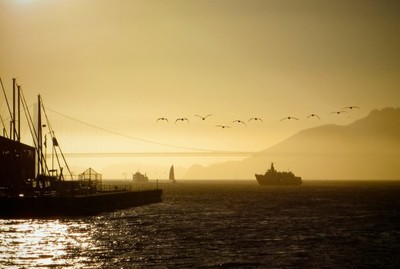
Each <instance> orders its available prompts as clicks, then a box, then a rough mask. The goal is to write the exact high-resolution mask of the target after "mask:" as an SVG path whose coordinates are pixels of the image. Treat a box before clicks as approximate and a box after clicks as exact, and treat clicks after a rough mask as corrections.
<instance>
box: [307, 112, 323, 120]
mask: <svg viewBox="0 0 400 269" xmlns="http://www.w3.org/2000/svg"><path fill="white" fill-rule="evenodd" d="M311 117H315V118H318V119H321V118H320V117H319V116H318V115H317V114H314V113H312V114H310V115H308V116H307V119H309V118H311Z"/></svg>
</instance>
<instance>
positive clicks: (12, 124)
mask: <svg viewBox="0 0 400 269" xmlns="http://www.w3.org/2000/svg"><path fill="white" fill-rule="evenodd" d="M15 80H16V79H15V78H13V79H12V81H13V112H12V115H11V130H10V138H12V140H15V107H16V106H15Z"/></svg>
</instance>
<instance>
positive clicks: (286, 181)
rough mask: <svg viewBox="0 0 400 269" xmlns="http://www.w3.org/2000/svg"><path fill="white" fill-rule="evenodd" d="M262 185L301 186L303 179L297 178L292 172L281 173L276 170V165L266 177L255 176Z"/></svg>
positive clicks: (266, 173)
mask: <svg viewBox="0 0 400 269" xmlns="http://www.w3.org/2000/svg"><path fill="white" fill-rule="evenodd" d="M255 176H256V179H257V182H258V184H260V185H301V183H302V180H301V177H298V176H295V175H294V174H293V173H292V172H280V171H277V170H275V167H274V163H271V168H270V169H269V170H268V171H267V172H265V174H264V175H261V174H255Z"/></svg>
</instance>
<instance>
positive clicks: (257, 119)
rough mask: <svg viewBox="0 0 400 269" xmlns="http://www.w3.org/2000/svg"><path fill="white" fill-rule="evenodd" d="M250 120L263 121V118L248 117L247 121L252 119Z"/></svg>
mask: <svg viewBox="0 0 400 269" xmlns="http://www.w3.org/2000/svg"><path fill="white" fill-rule="evenodd" d="M252 120H254V121H261V122H263V120H262V119H261V118H250V119H249V122H250V121H252Z"/></svg>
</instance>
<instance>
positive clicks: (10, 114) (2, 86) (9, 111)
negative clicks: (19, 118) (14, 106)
mask: <svg viewBox="0 0 400 269" xmlns="http://www.w3.org/2000/svg"><path fill="white" fill-rule="evenodd" d="M0 84H1V88H2V89H3V94H4V99H5V100H6V104H7V109H8V113H9V116H10V117H11V119H12V117H13V116H12V113H11V107H10V103H9V102H8V98H7V94H6V90H5V89H4V85H3V80H2V79H1V77H0ZM1 121H2V123H3V126H4V130H6V129H7V127H6V126H5V125H4V122H3V119H1ZM6 134H7V133H6Z"/></svg>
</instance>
